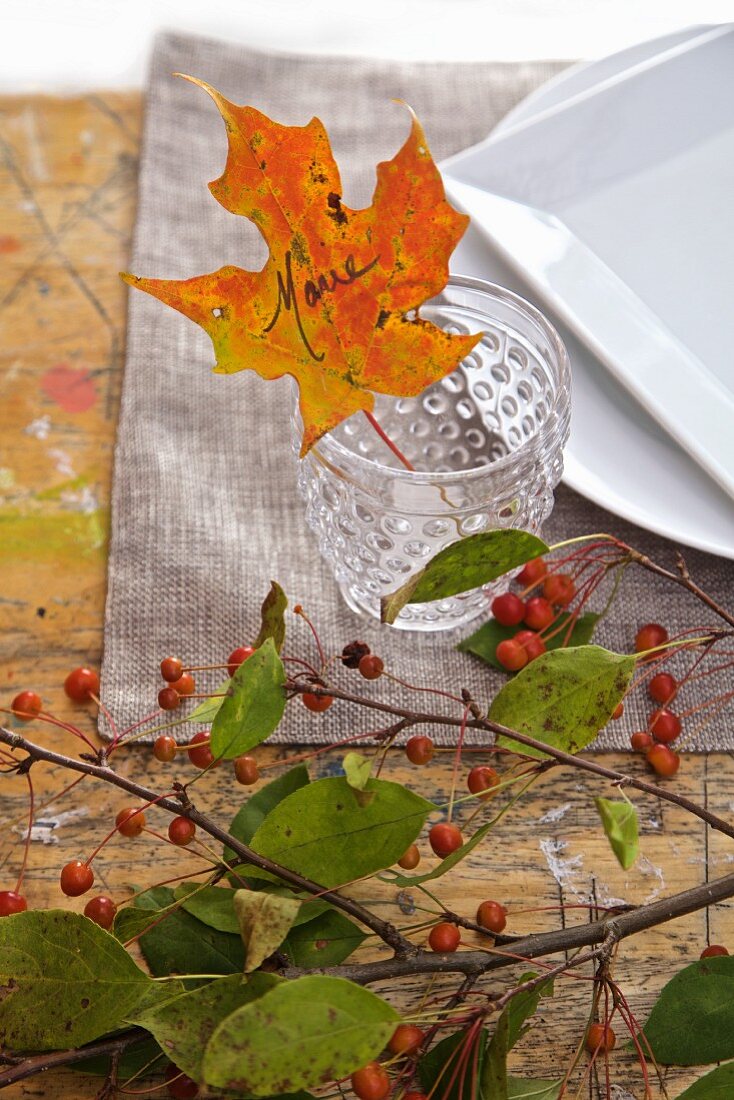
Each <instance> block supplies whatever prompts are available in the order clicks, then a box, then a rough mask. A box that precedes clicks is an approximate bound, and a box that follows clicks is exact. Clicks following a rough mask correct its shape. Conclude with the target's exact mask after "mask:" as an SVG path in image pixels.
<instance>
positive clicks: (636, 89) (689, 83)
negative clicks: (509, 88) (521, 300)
mask: <svg viewBox="0 0 734 1100" xmlns="http://www.w3.org/2000/svg"><path fill="white" fill-rule="evenodd" d="M442 169H443V172H444V178H445V182H446V189H447V191H448V192H449V194H450V195H451V197H452V199H453V201H454V202H455V203H456V204H457V205H458V206H460V207H462V208H463V209H464V210H466V211H467V213H469V214H470V215H471V217H472V226H471V228H470V230H469V232H468V234H467V236H466V237H465V239H464V240H463V241H462V242H461V244H460V246H459V248H458V249H457V251H456V253H455V255H454V258H453V262H452V267H453V269H454V270H456V271H461V272H462V273H465V274H470V275H477V276H481V277H483V278H487V279H489V280H491V281H493V282H499V283H502V284H503V285H506V286H510V287H511V288H513V289H515V290H517V291H518V292H519V293H521V294H525V295H526V296H528V297H530V298H531V299H533V300H535V301H536V302H537V303H538V304H539V305H540V306H541V308H544V309H545V310H546V312H547V313H548V314H549V315H550V316H551V318H552V319H553V320H554V321H555V322H556V323H557V324H558V326H559V328H560V330H561V334H562V336H563V337H564V339H565V340H566V342H567V345H568V348H569V353H570V355H571V361H572V365H573V380H574V394H573V407H574V413H573V422H572V432H571V439H570V442H569V445H568V449H567V452H566V474H565V481H566V482H567V483H568V484H569V485H571V486H572V487H573V488H574V489H577V490H578V491H579V492H581V493H583V494H584V495H585V496H587V497H589V498H590V499H592V500H594V501H596V502H597V503H598V504H600V505H602V506H604V507H606V508H608V509H609V510H610V511H612V512H614V513H616V514H617V515H620V516H623V517H625V518H627V519H629V520H632V521H633V522H635V523H638V524H640V525H641V526H643V527H646V528H648V529H650V530H652V531H655V532H657V533H659V534H662V535H666V536H667V537H669V538H671V539H674V540H675V541H676V542H679V543H682V544H684V545H688V546H694V547H698V548H700V549H704V550H708V551H711V552H712V553H715V554H720V555H723V556H725V557H729V558H734V499H733V498H734V201H733V200H732V196H734V26H728V27H715V28H710V27H709V28H693V29H691V30H689V31H686V32H682V33H678V34H676V35H670V36H667V37H666V38H663V39H659V40H656V41H654V42H648V43H643V44H641V45H639V46H635V47H633V48H632V49H629V50H625V51H624V52H623V53H620V54H617V55H615V56H614V57H610V58H605V59H604V60H602V61H598V62H593V63H591V64H586V65H581V66H576V67H574V68H572V69H569V70H566V71H565V72H563V73H562V74H561V75H560V76H559V77H557V78H556V79H555V80H553V81H551V82H549V83H548V84H546V85H544V86H543V87H542V88H540V89H538V91H537V92H535V93H534V94H533V95H532V96H530V97H529V98H528V99H526V100H525V101H524V102H523V103H521V104H520V105H519V106H518V107H517V108H516V109H515V110H514V111H513V112H511V114H510V115H508V116H507V118H506V119H504V120H503V122H502V124H501V126H500V127H498V128H497V129H496V130H495V131H494V132H493V133H492V134H491V135H490V137H489V138H488V139H487V140H486V141H484V142H482V143H480V144H479V145H477V146H474V147H473V148H471V149H469V150H466V151H465V152H463V153H460V154H458V155H457V156H455V157H452V158H451V159H450V160H448V161H446V162H444V164H443V165H442Z"/></svg>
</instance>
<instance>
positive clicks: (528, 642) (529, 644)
mask: <svg viewBox="0 0 734 1100" xmlns="http://www.w3.org/2000/svg"><path fill="white" fill-rule="evenodd" d="M513 641H515V642H517V644H518V645H520V646H522V648H523V649H524V650H525V652H526V654H527V657H528V661H534V660H535V658H536V657H540V655H541V653H545V642H544V641H543V639H542V638H541V636H540V635H539V634H536V633H535V631H534V630H519V631H518V632H517V634H516V635H515V637H514V638H513Z"/></svg>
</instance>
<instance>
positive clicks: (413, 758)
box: [405, 734, 436, 767]
mask: <svg viewBox="0 0 734 1100" xmlns="http://www.w3.org/2000/svg"><path fill="white" fill-rule="evenodd" d="M435 750H436V746H435V745H434V744H433V740H432V739H431V738H430V737H425V736H424V735H423V734H417V735H416V736H415V737H411V738H410V740H408V741H406V743H405V755H406V756H407V757H408V760H410V762H411V764H416V765H418V766H419V767H420V765H422V764H428V762H429V761H430V760H431V758H432V757H433V754H434V752H435Z"/></svg>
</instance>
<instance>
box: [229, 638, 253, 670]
mask: <svg viewBox="0 0 734 1100" xmlns="http://www.w3.org/2000/svg"><path fill="white" fill-rule="evenodd" d="M254 652H255V650H254V649H253V648H252V646H251V645H241V646H238V647H237V649H233V650H232V652H231V653H230V655H229V657H228V658H227V672H228V673H229V674H230V676H234V674H235V672H236V671H237V669H238V668H239V667H240V665H241V664H242V663H243V662H244V661H246V660H247V658H248V657H252V655H253V653H254Z"/></svg>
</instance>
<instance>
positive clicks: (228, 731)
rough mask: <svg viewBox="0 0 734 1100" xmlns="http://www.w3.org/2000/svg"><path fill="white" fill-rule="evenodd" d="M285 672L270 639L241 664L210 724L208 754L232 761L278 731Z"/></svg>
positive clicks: (282, 703)
mask: <svg viewBox="0 0 734 1100" xmlns="http://www.w3.org/2000/svg"><path fill="white" fill-rule="evenodd" d="M284 685H285V671H284V669H283V662H282V661H281V659H280V657H279V656H278V654H277V652H276V649H275V645H274V643H273V639H272V638H268V639H266V641H265V642H263V644H262V645H261V646H260V648H259V649H256V650H255V652H254V653H253V654H252V656H251V657H248V658H247V660H246V661H243V662H242V664H241V665H240V667H239V668H238V669H237V671H236V672H235V674H234V676H233V677H232V680H231V683H230V687H229V691H228V694H227V696H226V698H225V699H223V700H222V705H221V707H220V708H219V710H218V711H217V713H216V716H215V718H214V721H213V722H212V734H211V750H212V753H213V754H214V756H215V757H224V758H225V759H226V760H232V759H234V757H236V756H241V755H242V753H245V752H249V750H250V749H252V748H254V747H255V745H259V744H260V742H261V741H264V740H265V739H266V738H267V737H269V736H270V734H271V733H272V732H273V730H275V729H277V727H278V724H279V722H280V720H281V718H282V717H283V711H284V709H285V691H284Z"/></svg>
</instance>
